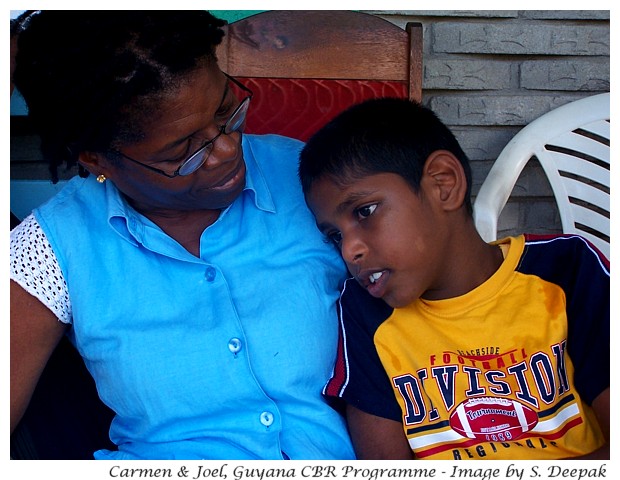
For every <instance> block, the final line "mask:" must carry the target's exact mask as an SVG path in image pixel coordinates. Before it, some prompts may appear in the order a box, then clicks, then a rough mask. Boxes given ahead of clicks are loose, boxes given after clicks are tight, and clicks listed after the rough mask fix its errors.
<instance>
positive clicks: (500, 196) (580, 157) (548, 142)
mask: <svg viewBox="0 0 620 480" xmlns="http://www.w3.org/2000/svg"><path fill="white" fill-rule="evenodd" d="M609 109H610V96H609V93H602V94H598V95H593V96H590V97H586V98H582V99H580V100H576V101H574V102H571V103H568V104H566V105H563V106H561V107H558V108H556V109H555V110H552V111H550V112H548V113H546V114H544V115H543V116H541V117H539V118H537V119H536V120H534V121H533V122H532V123H530V124H529V125H527V126H526V127H524V128H523V129H522V130H521V131H520V132H519V133H517V135H515V136H514V138H513V139H512V140H511V141H510V142H509V143H508V144H507V145H506V147H504V150H502V152H501V154H500V156H499V157H498V158H497V160H496V161H495V163H494V164H493V167H492V168H491V170H490V171H489V174H488V176H487V178H486V179H485V180H484V182H483V184H482V186H481V187H480V191H479V193H478V195H477V197H476V201H475V203H474V220H475V222H476V228H477V229H478V232H480V235H481V236H482V238H484V239H485V240H486V241H492V240H495V239H496V235H497V221H498V218H499V215H500V213H501V211H502V209H503V208H504V205H506V202H507V200H508V198H509V196H510V194H511V192H512V190H513V188H514V186H515V183H516V182H517V179H518V178H519V174H520V173H521V171H522V170H523V167H525V165H526V164H527V162H528V161H529V160H530V159H531V158H533V157H536V158H537V159H538V161H539V162H540V164H541V166H542V168H543V170H544V172H545V174H546V175H547V178H548V179H549V183H550V184H551V188H552V190H553V194H554V196H555V199H556V203H557V205H558V210H559V212H560V219H561V221H562V230H563V232H564V233H576V234H579V235H581V236H583V237H585V238H587V239H588V240H590V241H591V242H592V243H593V244H594V245H595V246H596V247H598V249H599V250H601V252H603V254H605V256H607V258H609V253H610V244H609V242H610V221H609V217H610V213H609V212H610V201H609V192H610V171H609V167H610V165H609V163H610V150H609V138H610V123H609V120H610V111H609Z"/></svg>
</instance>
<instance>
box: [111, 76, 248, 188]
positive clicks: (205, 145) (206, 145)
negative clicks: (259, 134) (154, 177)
mask: <svg viewBox="0 0 620 480" xmlns="http://www.w3.org/2000/svg"><path fill="white" fill-rule="evenodd" d="M222 73H223V74H224V76H225V77H226V78H227V79H228V80H230V81H231V82H233V83H234V84H235V85H236V86H237V87H239V88H240V89H241V90H243V91H244V92H246V93H247V94H248V96H247V97H245V98H244V99H243V100H241V102H239V105H237V108H235V111H234V112H233V113H232V114H231V115H230V117H228V120H226V123H224V125H222V126H221V127H219V130H220V131H219V133H218V134H217V135H216V136H215V137H213V138H212V139H210V140H207V141H205V142H204V143H203V144H202V146H201V147H200V148H199V149H198V150H196V151H195V152H194V153H192V154H191V155H189V156H188V157H187V158H186V159H185V160H184V161H183V162H182V163H181V165H179V167H178V168H177V169H176V170H175V171H174V172H173V173H172V174H170V173H168V172H166V171H164V170H161V169H159V168H157V167H153V166H151V165H147V164H146V163H142V162H139V161H138V160H136V159H134V158H131V157H130V156H129V155H126V154H124V153H123V152H121V151H120V150H116V149H112V150H110V151H111V152H112V153H115V154H117V155H120V156H121V157H123V158H125V159H127V160H130V161H131V162H133V163H136V164H138V165H141V166H143V167H144V168H147V169H149V170H151V171H152V172H155V173H159V174H160V175H163V176H165V177H167V178H176V177H179V176H181V177H186V176H188V175H191V174H192V173H195V172H196V171H198V169H199V168H200V167H202V166H203V165H204V163H205V162H206V161H207V159H208V158H209V156H210V155H211V153H212V152H213V146H214V144H215V141H216V140H217V139H218V138H220V136H221V135H222V134H223V133H225V131H226V127H227V126H228V125H229V123H230V121H231V120H232V119H233V118H234V116H235V115H237V113H239V111H240V110H241V109H242V108H245V106H246V105H247V108H249V103H250V100H251V99H252V97H253V96H254V93H253V92H252V90H250V89H249V88H248V87H246V86H245V85H243V84H242V83H241V82H240V81H239V80H237V79H236V78H234V77H231V76H230V75H228V74H227V73H226V72H222ZM247 108H246V113H245V115H247ZM243 120H244V121H245V116H244V119H243ZM241 125H243V122H241V124H240V125H239V127H237V128H236V129H235V130H232V131H231V132H229V133H226V135H230V134H231V133H233V132H236V131H238V130H239V128H240V127H241ZM209 147H211V150H210V151H209V152H208V153H207V154H206V155H204V158H203V159H202V161H201V162H200V163H199V164H198V165H196V167H195V168H194V169H193V170H192V171H191V172H187V173H180V170H181V169H182V168H183V167H184V166H185V165H187V164H188V163H189V162H190V161H191V160H192V159H193V158H194V157H196V156H197V155H199V154H200V153H201V152H204V151H205V150H206V149H207V148H209Z"/></svg>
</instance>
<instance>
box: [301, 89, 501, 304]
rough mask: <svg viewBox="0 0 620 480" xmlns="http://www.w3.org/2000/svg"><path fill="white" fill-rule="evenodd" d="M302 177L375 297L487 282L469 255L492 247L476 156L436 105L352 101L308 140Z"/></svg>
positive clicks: (405, 300) (443, 292)
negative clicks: (486, 238) (476, 192)
mask: <svg viewBox="0 0 620 480" xmlns="http://www.w3.org/2000/svg"><path fill="white" fill-rule="evenodd" d="M299 176H300V180H301V183H302V187H303V191H304V195H305V197H306V201H307V203H308V205H309V207H310V209H311V210H312V213H313V214H314V216H315V219H316V222H317V226H318V227H319V229H320V230H321V231H322V232H323V234H324V235H325V236H326V237H327V239H329V240H330V241H332V242H333V243H334V244H336V246H337V247H338V248H339V249H340V252H341V254H342V257H343V259H344V260H345V262H346V263H347V266H348V268H349V271H350V273H351V274H352V275H353V276H355V278H356V279H357V280H358V282H359V283H360V284H361V285H362V286H363V287H365V288H366V289H367V290H368V292H369V293H370V294H371V295H373V296H375V297H379V298H383V299H384V300H385V301H386V302H387V303H388V304H390V305H391V306H393V307H403V306H406V305H408V304H410V303H411V302H412V301H414V300H415V299H417V298H420V297H422V298H426V299H429V300H430V299H440V298H449V297H452V296H457V295H461V294H463V293H466V291H467V290H468V289H470V288H473V286H476V285H475V284H476V283H478V284H479V283H480V278H477V279H476V280H474V279H473V278H472V277H473V276H478V277H480V275H477V274H472V273H469V272H470V270H472V271H475V270H476V268H477V267H476V265H475V264H474V265H470V262H472V260H471V259H470V258H469V257H472V258H473V259H476V258H477V256H478V254H483V255H487V254H488V252H487V251H486V250H485V247H487V245H486V244H485V243H484V242H483V241H482V239H481V238H480V236H479V235H478V234H477V232H476V229H475V226H474V223H473V219H472V216H471V201H470V191H471V170H470V166H469V161H468V159H467V157H466V155H465V154H464V153H463V150H462V149H461V147H460V146H459V144H458V142H457V140H456V139H455V137H454V135H453V134H452V133H451V132H450V130H449V129H448V128H447V127H446V126H445V125H444V124H443V123H442V122H441V121H440V120H439V119H438V118H437V117H436V115H435V114H434V113H433V112H432V111H431V110H429V109H428V108H426V107H423V106H421V105H419V104H417V103H413V102H411V101H409V100H403V99H393V98H383V99H375V100H369V101H366V102H363V103H361V104H358V105H355V106H353V107H351V108H350V109H348V110H347V111H345V112H343V113H341V114H340V115H339V116H337V117H336V118H335V119H333V120H332V121H331V122H329V123H328V124H327V125H326V126H325V127H323V128H322V129H321V130H320V131H319V132H317V133H316V134H315V135H314V136H313V137H312V138H311V139H310V140H309V141H308V143H307V144H306V146H305V147H304V149H303V150H302V153H301V159H300V165H299ZM478 259H479V258H478ZM470 266H472V267H474V268H472V269H470V268H469V267H470ZM463 269H465V273H462V272H461V270H463ZM488 273H489V272H485V274H484V275H486V277H485V279H486V278H488V276H489V275H488Z"/></svg>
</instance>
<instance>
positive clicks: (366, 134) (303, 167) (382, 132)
mask: <svg viewBox="0 0 620 480" xmlns="http://www.w3.org/2000/svg"><path fill="white" fill-rule="evenodd" d="M436 150H448V151H450V152H451V153H452V154H454V156H455V157H456V158H457V159H458V160H459V161H460V162H461V164H462V165H463V169H464V171H465V176H466V179H467V194H466V197H465V205H466V208H467V210H468V211H469V213H471V211H472V206H471V198H470V194H471V167H470V165H469V160H468V158H467V156H466V155H465V153H464V152H463V150H462V148H461V146H460V145H459V143H458V141H457V140H456V138H455V137H454V135H453V134H452V132H451V131H450V130H449V129H448V127H447V126H446V125H444V124H443V123H442V122H441V120H439V118H438V117H437V116H436V115H435V113H434V112H433V111H432V110H430V109H429V108H426V107H424V106H422V105H421V104H419V103H416V102H412V101H409V100H405V99H399V98H379V99H372V100H367V101H365V102H362V103H359V104H357V105H354V106H353V107H351V108H349V109H348V110H346V111H344V112H343V113H341V114H339V115H338V116H337V117H335V118H334V119H333V120H331V121H330V122H329V123H327V125H325V126H324V127H323V128H321V129H320V130H319V131H318V132H317V133H315V134H314V135H313V136H312V137H311V138H310V140H308V143H307V144H306V145H305V147H304V148H303V150H302V152H301V159H300V164H299V177H300V180H301V184H302V188H303V191H304V195H307V194H308V191H309V190H310V188H311V187H312V184H313V182H315V181H316V180H319V179H321V178H323V177H325V176H328V177H330V179H331V180H334V181H336V182H337V183H340V184H342V185H346V184H347V183H348V182H349V181H353V180H356V179H360V178H363V177H365V176H368V175H374V174H378V173H394V174H397V175H400V176H401V177H403V178H404V179H405V180H406V181H407V183H408V184H409V185H410V186H411V188H412V189H413V190H414V191H415V192H416V193H417V192H418V191H419V188H420V179H421V177H422V170H423V167H424V163H425V162H426V159H427V158H428V157H429V155H430V154H431V153H433V152H434V151H436Z"/></svg>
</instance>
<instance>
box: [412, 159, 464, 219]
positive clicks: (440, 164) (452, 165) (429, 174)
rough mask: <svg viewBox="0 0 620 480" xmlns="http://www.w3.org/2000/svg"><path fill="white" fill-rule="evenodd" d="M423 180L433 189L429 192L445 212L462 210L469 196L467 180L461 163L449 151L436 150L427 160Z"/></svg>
mask: <svg viewBox="0 0 620 480" xmlns="http://www.w3.org/2000/svg"><path fill="white" fill-rule="evenodd" d="M422 177H423V180H424V179H425V180H426V186H427V187H428V188H431V190H430V191H429V192H433V193H434V194H435V198H437V199H438V201H439V202H440V204H441V208H442V209H443V210H444V211H448V212H449V211H454V210H458V209H459V208H461V207H462V206H463V205H464V203H465V195H467V178H466V176H465V171H464V170H463V166H462V165H461V162H459V160H458V158H456V157H455V156H454V154H452V153H451V152H449V151H447V150H436V151H434V152H433V153H431V154H430V155H429V156H428V158H427V159H426V163H425V164H424V170H423V175H422Z"/></svg>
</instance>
